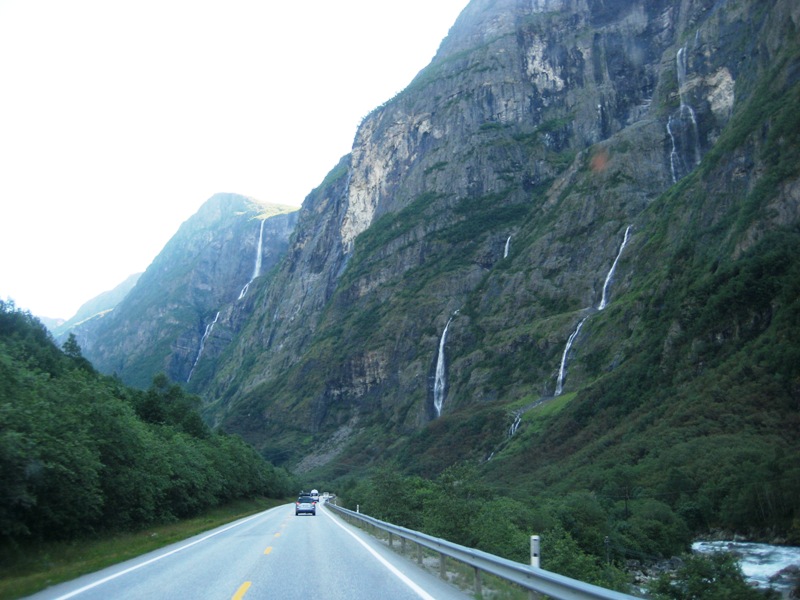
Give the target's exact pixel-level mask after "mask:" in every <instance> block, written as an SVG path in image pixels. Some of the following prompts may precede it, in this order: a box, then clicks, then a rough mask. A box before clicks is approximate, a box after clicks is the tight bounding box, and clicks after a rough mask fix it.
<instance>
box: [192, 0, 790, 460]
mask: <svg viewBox="0 0 800 600" xmlns="http://www.w3.org/2000/svg"><path fill="white" fill-rule="evenodd" d="M799 22H800V14H799V11H798V8H797V7H796V6H795V5H794V4H793V3H792V2H790V1H788V0H784V1H779V2H775V3H772V4H771V5H770V6H769V7H767V6H765V5H763V4H762V3H758V2H755V1H746V2H741V1H736V2H734V1H724V0H716V1H714V0H681V1H678V0H661V1H656V2H649V1H648V2H645V1H643V0H642V1H635V0H625V1H623V0H618V1H614V0H611V1H609V0H605V1H603V2H599V1H593V0H549V1H548V0H537V1H535V2H530V1H521V0H501V1H490V0H473V2H471V3H470V4H469V6H468V7H467V8H466V9H465V10H464V11H463V13H462V14H461V16H460V17H459V19H458V21H457V22H456V24H455V25H454V27H453V28H452V29H451V31H450V34H449V35H448V37H447V39H446V40H444V42H443V43H442V45H441V47H440V50H439V52H438V53H437V56H436V57H435V58H434V60H433V62H432V63H431V65H429V66H428V67H427V68H426V69H424V70H423V71H422V72H420V74H419V75H418V76H417V77H416V78H415V80H414V81H412V82H411V84H410V85H409V86H408V88H407V89H406V90H405V91H404V92H402V93H401V94H399V95H398V96H397V97H395V98H393V99H392V100H390V101H388V102H387V103H386V104H385V105H383V106H382V107H380V108H378V109H377V110H376V111H374V112H373V113H372V114H371V115H369V116H368V117H367V118H366V119H365V120H364V122H363V123H362V125H361V126H360V127H359V129H358V132H357V134H356V137H355V141H354V145H353V150H352V153H351V154H350V155H349V156H347V157H344V158H343V159H342V161H341V162H340V164H339V165H338V166H337V167H336V168H334V169H333V170H332V171H331V173H330V174H329V176H328V177H327V179H326V180H325V181H324V182H323V183H322V184H321V185H320V187H319V188H317V189H316V190H314V191H313V192H312V193H311V194H309V196H308V198H307V199H306V201H305V203H304V205H303V208H302V210H301V211H300V215H299V221H298V226H297V230H296V234H295V237H294V238H293V241H292V243H291V246H290V248H289V250H288V253H287V255H286V258H285V260H284V261H283V262H282V263H281V265H280V267H279V269H278V271H277V272H276V274H275V276H274V278H273V279H272V280H271V281H270V283H269V285H268V286H263V287H262V288H261V289H259V291H258V296H257V297H256V298H255V299H254V300H253V318H251V319H249V320H248V322H247V323H246V324H245V325H244V326H243V328H242V330H241V334H240V335H239V336H238V337H237V338H236V339H235V340H234V341H233V343H232V344H231V346H230V348H229V349H228V351H227V352H226V354H225V355H224V356H221V357H220V361H219V365H218V367H217V370H216V375H215V378H214V379H213V381H211V382H210V383H209V385H208V386H207V387H205V388H204V389H203V394H204V396H205V397H206V399H207V401H208V403H209V415H210V416H212V417H213V418H214V419H216V420H217V421H218V422H220V423H222V424H223V426H224V427H226V428H228V429H231V430H236V431H239V432H241V433H243V434H244V435H245V436H247V437H248V438H249V439H250V440H252V441H254V442H255V443H256V444H257V445H259V447H261V448H262V450H263V451H264V452H265V453H266V454H267V455H268V456H270V457H272V458H273V459H276V460H277V461H279V462H286V463H289V464H291V465H293V466H295V467H297V468H300V469H306V468H313V467H318V466H321V465H323V464H326V463H328V462H330V461H333V463H334V464H335V461H336V460H337V452H339V451H340V450H342V449H343V448H344V447H345V446H346V445H347V444H351V450H353V452H351V453H350V455H349V456H348V460H349V461H350V463H349V464H351V465H352V464H353V461H354V460H356V461H358V462H361V463H364V464H367V463H369V462H370V461H371V460H373V459H374V458H375V457H376V456H377V455H378V454H379V453H380V452H382V451H384V450H385V449H386V448H387V447H389V446H390V445H392V444H400V443H401V440H403V439H412V438H414V436H415V435H417V434H418V433H419V432H420V431H427V432H428V434H429V437H430V438H431V439H433V440H437V439H438V441H431V442H426V443H429V444H432V445H433V446H436V445H437V444H438V445H439V446H438V447H439V452H440V453H441V452H443V451H442V450H441V448H443V447H445V446H450V447H452V446H454V445H457V444H455V439H457V438H453V437H447V436H446V435H443V429H442V428H443V427H444V425H440V424H439V422H440V421H447V420H448V419H451V422H455V421H456V420H457V419H459V418H462V419H464V420H468V419H469V418H470V417H469V415H476V414H483V415H484V416H485V417H486V418H485V422H486V423H487V425H486V427H487V428H489V429H491V431H484V432H483V433H482V434H481V435H480V436H477V438H476V439H479V440H480V441H478V442H475V444H474V445H473V446H471V447H463V448H462V449H461V450H462V452H461V455H462V456H481V455H486V454H488V453H489V452H491V451H492V449H493V448H494V446H495V445H496V444H497V443H498V442H499V440H502V439H503V437H504V436H505V435H506V426H507V425H508V423H505V422H504V417H503V416H502V415H505V414H507V413H510V414H522V412H524V411H525V410H527V409H528V408H529V407H530V406H532V405H534V404H536V403H537V402H538V401H539V400H540V399H541V398H543V397H548V396H552V395H553V394H554V393H555V391H556V389H557V385H558V384H559V383H561V384H565V383H566V385H567V386H568V387H567V389H569V388H571V389H572V390H576V391H577V390H582V389H584V390H589V389H592V388H591V386H592V384H593V382H595V381H597V380H599V379H602V378H603V377H605V376H607V374H608V373H614V374H616V373H624V372H625V369H626V366H628V365H633V364H634V363H635V361H634V360H633V357H636V356H641V355H642V353H644V352H645V351H646V352H648V353H649V352H651V351H652V347H651V345H650V344H651V343H652V340H653V336H658V337H659V342H658V344H657V346H659V347H660V348H661V351H662V352H663V353H664V354H663V356H658V357H651V359H652V361H653V363H652V364H651V368H656V366H655V365H658V364H663V363H664V361H667V362H669V356H670V352H673V351H674V349H675V348H677V347H679V346H680V347H681V348H684V349H686V348H687V347H696V344H695V342H696V341H697V339H695V341H687V340H686V339H684V338H683V337H682V336H684V335H685V334H686V331H687V328H686V324H685V323H681V322H680V319H678V318H674V319H673V318H672V317H671V316H659V317H658V318H659V319H662V318H663V321H658V326H657V327H654V323H652V322H651V323H647V320H648V319H655V317H653V312H654V311H655V312H657V310H656V309H655V308H654V307H653V303H655V304H658V302H659V301H660V302H662V303H667V300H669V302H670V303H672V302H675V303H677V304H680V303H681V300H680V299H676V298H673V297H672V296H670V293H671V292H670V290H671V289H672V288H671V286H672V285H675V284H676V283H677V282H678V281H680V282H681V285H682V289H686V286H691V285H692V283H691V281H689V280H684V279H681V278H680V277H679V276H678V274H679V272H680V268H681V267H680V265H681V261H682V260H685V255H686V254H687V253H691V254H693V256H694V257H695V258H694V261H695V263H696V264H695V268H697V267H696V265H697V264H701V263H702V264H706V262H705V261H707V262H708V264H717V265H718V266H719V264H722V263H727V262H730V261H735V260H736V259H737V257H738V256H743V255H744V253H746V252H747V251H748V249H752V248H755V247H756V246H757V244H758V241H759V240H760V239H763V238H764V236H765V235H766V234H768V233H769V232H772V231H775V230H777V229H781V228H787V227H795V226H796V224H797V221H798V208H797V206H798V202H797V186H798V184H797V169H796V166H795V167H791V166H790V163H791V160H788V161H787V162H786V166H785V168H783V167H782V168H781V170H780V174H776V172H775V171H774V170H773V169H772V164H773V159H774V158H775V157H774V156H771V155H769V153H775V152H780V150H776V149H779V148H781V147H782V146H781V144H783V147H793V146H794V141H793V138H792V139H790V140H788V141H783V142H781V141H780V140H779V139H778V138H777V137H776V136H779V135H780V134H781V132H780V131H779V129H780V127H781V125H780V123H781V122H785V121H786V120H787V119H790V117H788V116H787V114H788V112H787V111H789V109H788V108H787V107H788V106H789V104H791V101H792V98H794V97H796V95H797V73H798V72H800V71H798V67H797V65H798V58H797V57H798V52H797V44H796V40H795V37H796V36H795V33H796V30H797V26H798V23H799ZM787 99H788V100H787ZM765 152H766V153H767V154H766V155H765V154H764V153H765ZM792 156H794V154H792ZM723 157H724V158H723ZM754 192H758V195H757V196H754V195H753V194H754ZM748 207H749V208H748ZM623 242H625V244H626V246H625V252H624V253H622V252H620V248H621V246H622V244H623ZM688 248H691V249H692V250H691V252H690V251H689V250H688ZM712 255H714V256H712ZM715 260H716V263H715V262H714V261H715ZM612 266H614V269H615V270H614V272H613V274H612V272H611V268H612ZM611 275H613V277H612V276H611ZM604 292H605V293H606V294H608V296H607V298H606V300H607V303H608V304H605V303H603V302H602V301H603V299H604V297H605V294H604ZM601 305H602V308H603V310H600V307H601ZM665 305H666V304H665ZM606 306H608V307H609V308H606ZM659 314H661V313H659ZM759 314H761V313H759ZM761 316H763V315H761ZM738 318H739V317H737V319H738ZM765 318H766V317H765ZM587 319H588V320H587ZM767 321H768V320H767ZM760 322H762V323H763V322H764V321H760ZM448 323H449V324H450V325H449V327H448V335H447V339H446V340H444V341H445V343H442V342H443V340H442V337H443V332H444V329H445V326H446V325H447V324H448ZM740 325H741V324H740ZM662 328H663V329H662ZM573 333H574V334H575V335H574V336H572V335H571V334H573ZM696 335H698V336H700V337H702V336H705V335H709V334H708V333H707V332H706V333H703V334H702V335H701V334H699V333H696ZM726 335H727V334H726ZM571 336H572V340H573V342H574V343H575V348H577V347H580V348H581V349H582V350H581V355H582V359H579V360H574V361H573V360H571V359H572V357H573V356H574V354H571V355H567V353H566V352H565V344H566V343H567V341H568V340H569V339H570V337H571ZM727 339H732V338H730V337H729V338H727ZM679 340H681V341H680V343H679ZM684 344H688V346H685V345H684ZM693 344H695V345H694V346H693ZM440 346H441V347H443V348H444V357H445V359H446V360H444V361H443V362H444V367H443V369H442V371H443V375H444V377H443V379H442V380H440V381H439V385H438V386H437V385H436V382H437V365H438V363H439V362H440V361H439V348H440ZM687 352H688V350H687ZM637 353H638V354H637ZM570 363H571V364H570ZM567 367H568V369H567ZM630 368H632V367H630ZM637 368H644V367H641V365H640V366H638V367H637ZM672 368H674V366H671V367H670V369H672ZM565 375H568V378H566V379H565ZM670 381H672V380H670ZM673 383H674V382H673ZM658 385H661V386H663V385H664V384H663V382H659V383H658ZM435 394H440V397H439V398H438V401H439V402H440V403H441V406H442V413H441V417H439V415H438V411H437V409H436V407H435V400H437V399H436V398H435ZM585 395H586V397H588V396H589V395H590V393H589V392H586V394H585ZM576 402H578V403H580V398H579V399H578V400H576ZM480 411H489V412H483V413H481V412H480ZM459 414H460V415H461V417H459ZM498 414H499V415H501V416H500V417H499V418H498V417H497V415H498ZM489 415H491V416H489ZM451 435H455V434H451ZM298 439H305V440H308V444H307V445H306V446H303V445H302V444H298V443H297V440H298ZM321 447H324V449H325V450H324V452H318V450H317V449H319V448H321ZM426 448H428V446H426ZM425 451H426V452H427V451H431V452H435V451H432V450H430V449H429V448H428V450H425ZM451 452H453V451H452V448H451ZM353 454H355V455H356V456H357V458H354V456H353ZM455 455H458V452H455ZM448 456H450V455H448ZM301 461H302V462H301Z"/></svg>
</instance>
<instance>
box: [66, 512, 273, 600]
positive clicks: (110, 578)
mask: <svg viewBox="0 0 800 600" xmlns="http://www.w3.org/2000/svg"><path fill="white" fill-rule="evenodd" d="M270 510H275V509H274V508H273V509H270ZM267 512H269V511H267ZM263 515H264V513H263V512H260V513H258V514H256V515H253V516H252V517H247V518H246V519H243V520H242V521H237V522H236V523H234V524H233V525H229V526H228V527H225V528H224V529H220V530H218V531H215V532H214V533H210V534H208V535H207V536H205V537H202V538H200V539H199V540H195V541H193V542H190V543H188V544H186V545H185V546H181V547H180V548H175V549H174V550H170V551H169V552H167V553H166V554H162V555H161V556H156V557H155V558H151V559H150V560H146V561H145V562H143V563H139V564H138V565H134V566H132V567H129V568H127V569H125V570H124V571H120V572H119V573H114V574H113V575H109V576H108V577H104V578H103V579H100V580H98V581H95V582H94V583H90V584H89V585H85V586H83V587H82V588H80V589H77V590H75V591H72V592H70V593H69V594H64V595H63V596H59V597H58V598H56V599H55V600H66V599H67V598H73V597H74V596H77V595H78V594H82V593H83V592H85V591H87V590H90V589H92V588H96V587H97V586H98V585H103V584H104V583H108V582H109V581H111V580H112V579H116V578H117V577H122V576H123V575H127V574H128V573H130V572H131V571H135V570H136V569H141V568H142V567H146V566H147V565H150V564H152V563H154V562H156V561H159V560H161V559H162V558H166V557H168V556H172V555H173V554H176V553H178V552H181V551H183V550H186V549H187V548H191V547H192V546H194V545H196V544H199V543H200V542H205V541H206V540H208V539H210V538H213V537H214V536H216V535H219V534H220V533H225V532H226V531H229V530H231V529H233V528H234V527H239V525H244V524H245V523H247V522H248V521H252V520H253V519H255V518H257V517H261V516H263Z"/></svg>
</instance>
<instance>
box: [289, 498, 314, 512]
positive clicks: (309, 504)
mask: <svg viewBox="0 0 800 600" xmlns="http://www.w3.org/2000/svg"><path fill="white" fill-rule="evenodd" d="M300 514H307V515H311V516H312V517H313V516H316V514H317V503H316V502H315V501H314V499H313V498H312V497H311V496H300V497H299V498H298V499H297V502H296V503H295V505H294V515H295V516H297V515H300Z"/></svg>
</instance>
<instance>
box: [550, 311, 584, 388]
mask: <svg viewBox="0 0 800 600" xmlns="http://www.w3.org/2000/svg"><path fill="white" fill-rule="evenodd" d="M587 318H588V317H584V318H583V319H581V322H580V323H578V326H577V327H576V328H575V331H573V332H572V335H570V336H569V339H568V340H567V345H566V346H565V347H564V354H563V356H562V357H561V366H560V367H559V369H558V381H557V382H556V392H555V394H553V395H554V396H560V395H561V392H563V391H564V375H565V374H566V372H567V354H569V349H570V348H572V343H573V342H574V341H575V338H576V337H578V334H579V333H580V331H581V327H583V323H584V321H586V319H587Z"/></svg>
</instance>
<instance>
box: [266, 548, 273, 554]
mask: <svg viewBox="0 0 800 600" xmlns="http://www.w3.org/2000/svg"><path fill="white" fill-rule="evenodd" d="M270 552H272V546H268V547H267V549H266V550H264V554H269V553H270Z"/></svg>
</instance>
